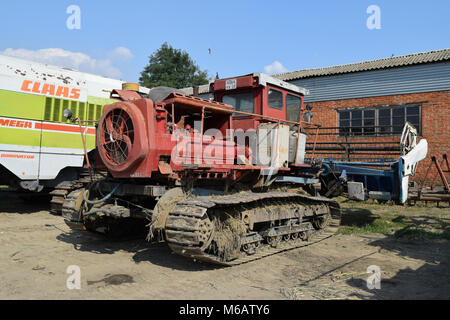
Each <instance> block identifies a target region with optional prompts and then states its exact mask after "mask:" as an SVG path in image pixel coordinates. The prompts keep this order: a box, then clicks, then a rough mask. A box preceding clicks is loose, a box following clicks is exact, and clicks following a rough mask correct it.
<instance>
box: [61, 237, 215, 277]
mask: <svg viewBox="0 0 450 320" xmlns="http://www.w3.org/2000/svg"><path fill="white" fill-rule="evenodd" d="M56 238H57V239H58V240H59V241H63V242H66V243H70V244H72V245H73V248H74V249H75V250H78V251H83V252H92V253H97V254H104V255H107V254H114V253H116V252H119V251H125V252H130V253H132V254H133V257H132V259H133V261H134V262H135V263H152V264H154V265H158V266H162V267H165V268H170V269H175V270H183V271H200V270H212V269H216V268H217V267H216V266H213V265H209V264H205V263H201V262H198V261H193V260H191V259H188V258H185V257H182V256H180V255H177V254H174V253H173V252H172V251H171V250H170V248H169V247H168V245H167V243H165V242H154V243H149V242H147V241H146V240H144V239H143V238H139V239H136V238H134V239H133V238H130V237H129V238H121V239H109V238H106V237H104V236H102V235H100V234H98V235H97V234H88V233H79V232H75V231H71V232H67V233H61V234H60V235H58V236H57V237H56Z"/></svg>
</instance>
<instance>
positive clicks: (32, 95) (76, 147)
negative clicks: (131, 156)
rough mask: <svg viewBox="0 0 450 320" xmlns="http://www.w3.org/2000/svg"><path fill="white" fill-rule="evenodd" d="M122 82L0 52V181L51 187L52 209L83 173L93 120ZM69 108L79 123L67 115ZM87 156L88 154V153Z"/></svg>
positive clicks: (24, 186)
mask: <svg viewBox="0 0 450 320" xmlns="http://www.w3.org/2000/svg"><path fill="white" fill-rule="evenodd" d="M121 85H122V81H119V80H114V79H108V78H105V77H101V76H97V75H92V74H87V73H82V72H78V71H75V70H70V69H66V68H60V67H54V66H50V65H46V64H41V63H35V62H31V61H25V60H21V59H16V58H11V57H7V56H0V185H9V186H10V187H11V188H13V189H18V190H26V191H34V192H40V191H42V190H43V189H44V188H45V189H46V190H49V191H51V190H53V189H55V190H54V191H53V196H54V198H53V200H52V207H53V209H54V210H55V212H58V211H60V206H61V205H62V201H63V200H64V197H65V195H66V194H67V193H68V192H69V191H70V190H72V189H73V188H74V187H75V186H76V185H77V183H76V181H77V180H78V179H80V178H82V177H85V176H86V175H87V172H86V169H83V167H84V163H85V161H84V148H83V142H82V139H81V138H80V131H82V132H83V134H84V137H85V141H86V151H87V152H88V153H89V154H90V155H91V153H92V150H94V149H95V125H94V123H93V121H94V120H98V119H99V118H100V115H101V113H102V108H103V105H105V104H108V103H111V102H113V101H114V100H113V99H110V93H111V91H112V90H113V89H115V88H118V87H121ZM66 110H70V111H71V113H72V114H73V116H74V117H76V118H79V119H80V120H82V121H86V120H90V121H91V122H83V127H82V128H80V126H79V125H78V124H76V123H73V122H71V121H69V120H67V119H66V118H65V117H64V112H65V111H66ZM91 156H92V155H91Z"/></svg>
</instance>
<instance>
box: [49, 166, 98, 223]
mask: <svg viewBox="0 0 450 320" xmlns="http://www.w3.org/2000/svg"><path fill="white" fill-rule="evenodd" d="M103 177H104V176H103V175H101V174H94V175H93V177H92V180H91V177H90V175H89V171H88V170H83V171H82V172H81V173H80V178H79V179H77V180H74V181H63V182H61V183H59V184H58V185H57V186H56V187H55V188H54V189H53V190H52V191H51V192H50V193H49V194H50V195H51V196H52V199H51V200H50V212H51V213H53V214H58V215H59V214H62V210H63V206H64V201H65V199H66V197H67V196H68V195H69V194H70V193H71V192H73V191H74V190H77V189H79V188H82V187H84V186H86V185H88V184H89V183H91V182H92V181H95V180H99V179H102V178H103Z"/></svg>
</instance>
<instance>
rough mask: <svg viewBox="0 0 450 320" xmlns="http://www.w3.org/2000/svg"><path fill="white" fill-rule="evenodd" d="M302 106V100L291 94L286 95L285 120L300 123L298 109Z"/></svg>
mask: <svg viewBox="0 0 450 320" xmlns="http://www.w3.org/2000/svg"><path fill="white" fill-rule="evenodd" d="M301 106H302V99H300V97H297V96H294V95H292V94H289V93H288V94H287V95H286V120H288V121H300V108H301Z"/></svg>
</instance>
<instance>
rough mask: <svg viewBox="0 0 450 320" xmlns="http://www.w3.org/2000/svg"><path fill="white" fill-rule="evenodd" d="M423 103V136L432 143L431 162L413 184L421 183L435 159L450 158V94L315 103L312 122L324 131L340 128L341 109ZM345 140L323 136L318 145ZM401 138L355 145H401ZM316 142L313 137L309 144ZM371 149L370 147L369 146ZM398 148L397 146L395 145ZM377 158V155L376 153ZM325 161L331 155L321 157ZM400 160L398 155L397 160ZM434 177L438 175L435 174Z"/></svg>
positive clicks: (421, 165) (422, 166)
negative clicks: (448, 156) (392, 142)
mask: <svg viewBox="0 0 450 320" xmlns="http://www.w3.org/2000/svg"><path fill="white" fill-rule="evenodd" d="M417 102H421V103H422V109H421V112H422V114H421V119H422V136H421V138H425V139H427V141H428V154H427V158H426V159H425V160H423V161H421V162H420V163H419V166H418V169H417V172H416V176H415V177H414V179H413V180H415V181H417V182H420V181H421V179H423V176H424V174H425V171H426V169H427V168H428V165H429V164H430V162H431V156H432V155H435V156H438V157H439V159H441V156H442V154H444V153H447V154H448V155H450V91H438V92H428V93H416V94H404V95H394V96H383V97H370V98H359V99H346V100H335V101H321V102H312V105H313V109H312V112H313V118H312V122H314V123H318V124H321V125H322V126H323V127H337V126H338V125H339V124H338V112H337V110H336V109H340V108H356V107H373V106H380V105H393V104H403V103H417ZM336 140H338V141H339V140H342V141H343V139H342V138H339V137H337V136H334V137H333V136H319V137H318V140H317V141H318V142H321V141H322V142H323V141H336ZM399 140H400V137H399V136H396V137H395V136H394V137H354V138H353V141H355V142H356V141H377V142H380V144H379V145H382V142H383V141H399ZM311 141H312V137H310V138H309V140H308V142H311ZM367 146H369V145H367ZM394 146H395V145H394ZM373 154H374V155H375V154H376V152H373ZM321 156H323V157H324V158H326V157H329V156H333V155H331V154H323V155H321ZM394 158H395V159H398V154H397V155H395V156H394ZM433 175H434V172H433Z"/></svg>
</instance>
